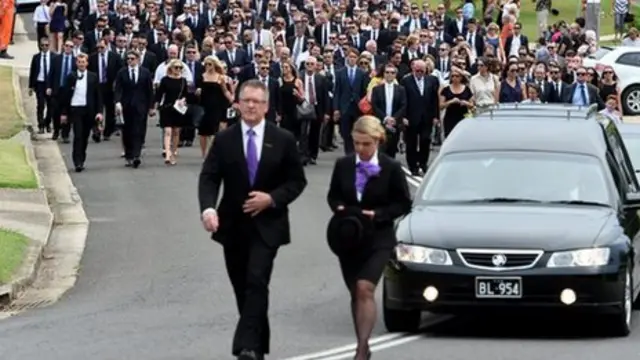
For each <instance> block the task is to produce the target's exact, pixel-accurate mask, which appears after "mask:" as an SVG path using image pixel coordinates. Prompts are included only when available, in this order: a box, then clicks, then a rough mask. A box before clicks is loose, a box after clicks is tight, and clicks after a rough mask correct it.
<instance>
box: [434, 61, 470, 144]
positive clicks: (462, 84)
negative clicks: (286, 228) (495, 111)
mask: <svg viewBox="0 0 640 360" xmlns="http://www.w3.org/2000/svg"><path fill="white" fill-rule="evenodd" d="M466 83H467V78H466V75H465V74H464V72H463V71H462V70H460V69H459V68H457V67H455V68H451V75H450V76H449V85H448V86H446V87H444V88H442V90H440V109H441V110H444V109H447V111H446V112H445V114H444V118H443V119H442V129H443V130H444V137H445V139H446V138H447V136H449V134H450V133H451V131H453V129H454V128H455V127H456V125H458V123H459V122H460V121H462V120H463V119H464V117H465V115H466V114H467V113H468V112H469V111H470V110H471V109H472V108H473V93H472V92H471V89H469V87H468V86H467V85H466Z"/></svg>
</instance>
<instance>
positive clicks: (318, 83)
mask: <svg viewBox="0 0 640 360" xmlns="http://www.w3.org/2000/svg"><path fill="white" fill-rule="evenodd" d="M300 80H301V81H302V84H303V86H306V84H307V74H306V73H303V74H302V75H300ZM313 84H314V85H315V86H314V88H315V89H314V90H315V94H316V102H317V104H316V115H317V117H318V119H321V118H322V117H324V116H325V115H329V114H330V113H329V111H330V110H331V105H330V103H329V90H330V88H329V83H328V81H327V78H326V77H325V76H323V75H320V74H317V73H316V74H314V75H313Z"/></svg>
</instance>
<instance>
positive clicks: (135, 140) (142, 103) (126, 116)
mask: <svg viewBox="0 0 640 360" xmlns="http://www.w3.org/2000/svg"><path fill="white" fill-rule="evenodd" d="M127 63H128V66H125V67H123V68H122V69H120V71H118V74H117V75H116V80H115V91H114V101H115V111H116V114H117V115H121V116H122V119H123V121H124V124H123V127H122V144H123V145H124V158H125V161H126V166H130V167H133V168H134V169H135V168H138V166H140V156H141V152H142V145H143V144H144V140H145V135H146V129H147V114H149V116H153V115H154V111H153V101H154V98H153V79H152V77H151V72H149V70H147V69H146V68H144V67H142V66H140V53H138V52H137V51H129V52H128V53H127Z"/></svg>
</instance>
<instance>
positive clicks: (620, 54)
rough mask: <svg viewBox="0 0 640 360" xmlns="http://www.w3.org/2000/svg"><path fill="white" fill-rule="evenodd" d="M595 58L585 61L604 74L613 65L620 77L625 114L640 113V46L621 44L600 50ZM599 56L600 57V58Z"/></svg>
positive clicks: (587, 64)
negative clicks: (606, 68) (603, 71)
mask: <svg viewBox="0 0 640 360" xmlns="http://www.w3.org/2000/svg"><path fill="white" fill-rule="evenodd" d="M598 51H599V52H600V53H598V52H596V54H594V55H593V58H587V59H585V61H583V64H584V65H585V66H591V67H593V68H595V69H596V71H598V73H600V74H602V70H604V68H605V67H607V66H611V67H612V68H613V70H614V71H615V73H616V75H617V77H618V86H619V87H620V91H621V93H620V101H621V102H622V110H623V111H624V114H625V115H640V47H628V46H621V47H616V48H613V49H608V48H603V49H602V50H598ZM598 57H599V58H598Z"/></svg>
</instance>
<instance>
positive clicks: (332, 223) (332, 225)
mask: <svg viewBox="0 0 640 360" xmlns="http://www.w3.org/2000/svg"><path fill="white" fill-rule="evenodd" d="M373 232H374V229H373V221H372V220H371V219H370V218H369V217H368V216H366V215H364V214H362V209H361V208H359V207H354V206H352V207H347V208H345V209H344V210H342V211H336V212H335V213H334V214H333V217H331V220H329V225H328V226H327V243H328V244H329V248H330V249H331V251H332V252H333V253H334V254H335V255H336V256H343V255H348V254H349V253H350V252H352V251H354V250H356V249H360V248H362V247H363V246H366V244H367V242H368V241H369V239H370V238H371V236H373Z"/></svg>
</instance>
